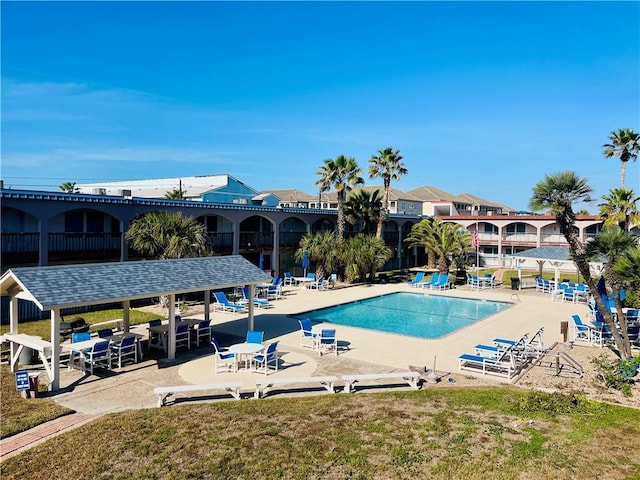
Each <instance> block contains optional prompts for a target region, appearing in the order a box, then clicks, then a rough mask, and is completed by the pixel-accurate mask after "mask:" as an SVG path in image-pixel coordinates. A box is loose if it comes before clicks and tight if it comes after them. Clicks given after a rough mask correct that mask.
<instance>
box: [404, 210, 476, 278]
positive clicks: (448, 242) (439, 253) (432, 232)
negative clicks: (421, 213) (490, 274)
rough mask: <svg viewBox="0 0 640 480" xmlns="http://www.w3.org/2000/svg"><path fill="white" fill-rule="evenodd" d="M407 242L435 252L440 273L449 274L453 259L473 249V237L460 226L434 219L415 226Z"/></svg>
mask: <svg viewBox="0 0 640 480" xmlns="http://www.w3.org/2000/svg"><path fill="white" fill-rule="evenodd" d="M405 242H408V243H409V245H410V246H423V247H424V248H425V250H433V252H434V253H435V255H436V261H437V265H438V271H439V272H440V273H448V272H449V268H450V267H451V263H452V261H453V259H454V258H456V257H457V256H459V255H460V254H463V253H466V251H468V250H469V249H470V248H471V235H470V234H469V232H468V231H467V230H466V229H465V228H464V227H462V226H460V225H457V224H455V223H448V222H447V223H444V222H442V220H440V219H439V218H434V219H433V220H422V221H421V222H420V223H417V224H415V225H414V226H413V227H412V228H411V233H409V236H408V237H407V238H406V240H405Z"/></svg>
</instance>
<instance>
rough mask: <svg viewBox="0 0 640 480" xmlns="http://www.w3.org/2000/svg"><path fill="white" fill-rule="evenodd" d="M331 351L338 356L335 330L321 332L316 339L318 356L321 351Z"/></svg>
mask: <svg viewBox="0 0 640 480" xmlns="http://www.w3.org/2000/svg"><path fill="white" fill-rule="evenodd" d="M323 349H324V350H328V351H329V352H331V350H333V351H334V352H335V354H336V355H338V339H337V338H336V331H335V329H327V330H322V331H321V333H320V338H318V354H319V355H322V350H323Z"/></svg>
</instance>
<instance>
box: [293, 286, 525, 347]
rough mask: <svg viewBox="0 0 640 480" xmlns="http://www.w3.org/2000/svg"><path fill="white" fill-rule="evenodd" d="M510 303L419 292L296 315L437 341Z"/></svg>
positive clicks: (502, 308) (508, 305)
mask: <svg viewBox="0 0 640 480" xmlns="http://www.w3.org/2000/svg"><path fill="white" fill-rule="evenodd" d="M511 305H512V304H511V303H507V302H494V301H488V300H474V299H470V298H455V297H444V296H438V295H425V294H421V293H406V292H399V293H390V294H387V295H382V296H379V297H373V298H368V299H364V300H357V301H355V302H350V303H345V304H341V305H336V306H333V307H329V308H323V309H321V310H313V311H311V312H305V313H301V314H299V315H297V317H298V318H310V319H311V321H313V322H329V323H335V324H338V325H348V326H351V327H360V328H368V329H371V330H380V331H383V332H391V333H398V334H400V335H408V336H412V337H420V338H440V337H442V336H444V335H447V334H449V333H451V332H453V331H455V330H457V329H459V328H462V327H465V326H467V325H471V324H472V323H474V322H477V321H478V320H481V319H483V318H486V317H488V316H489V315H493V314H494V313H497V312H500V311H501V310H504V309H505V308H508V307H510V306H511Z"/></svg>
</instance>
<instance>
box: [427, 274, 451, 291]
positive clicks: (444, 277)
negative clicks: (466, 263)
mask: <svg viewBox="0 0 640 480" xmlns="http://www.w3.org/2000/svg"><path fill="white" fill-rule="evenodd" d="M448 287H449V274H448V273H443V274H441V275H440V277H439V278H438V280H437V281H436V282H435V283H434V284H433V285H429V288H437V289H445V288H448Z"/></svg>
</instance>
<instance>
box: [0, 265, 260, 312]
mask: <svg viewBox="0 0 640 480" xmlns="http://www.w3.org/2000/svg"><path fill="white" fill-rule="evenodd" d="M269 280H271V277H270V276H269V275H267V274H265V273H264V272H263V271H262V270H260V269H259V268H258V267H256V266H255V265H253V264H252V263H251V262H249V261H248V260H247V259H245V258H244V257H242V256H240V255H229V256H221V257H202V258H180V259H173V260H147V261H139V262H110V263H87V264H80V265H59V266H51V267H27V268H16V269H11V270H8V271H7V272H5V273H4V274H3V275H2V277H0V293H1V294H2V295H10V294H14V293H18V292H20V293H18V294H17V296H18V298H23V299H26V300H31V301H32V302H34V303H35V304H36V305H38V307H39V308H41V309H42V310H50V309H52V308H68V307H72V306H81V305H100V304H105V303H112V302H119V301H123V300H134V299H141V298H152V297H159V296H161V295H168V294H170V293H174V294H182V293H188V292H199V291H205V290H220V289H223V288H229V287H233V286H237V285H249V284H256V283H260V282H264V281H269Z"/></svg>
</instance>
